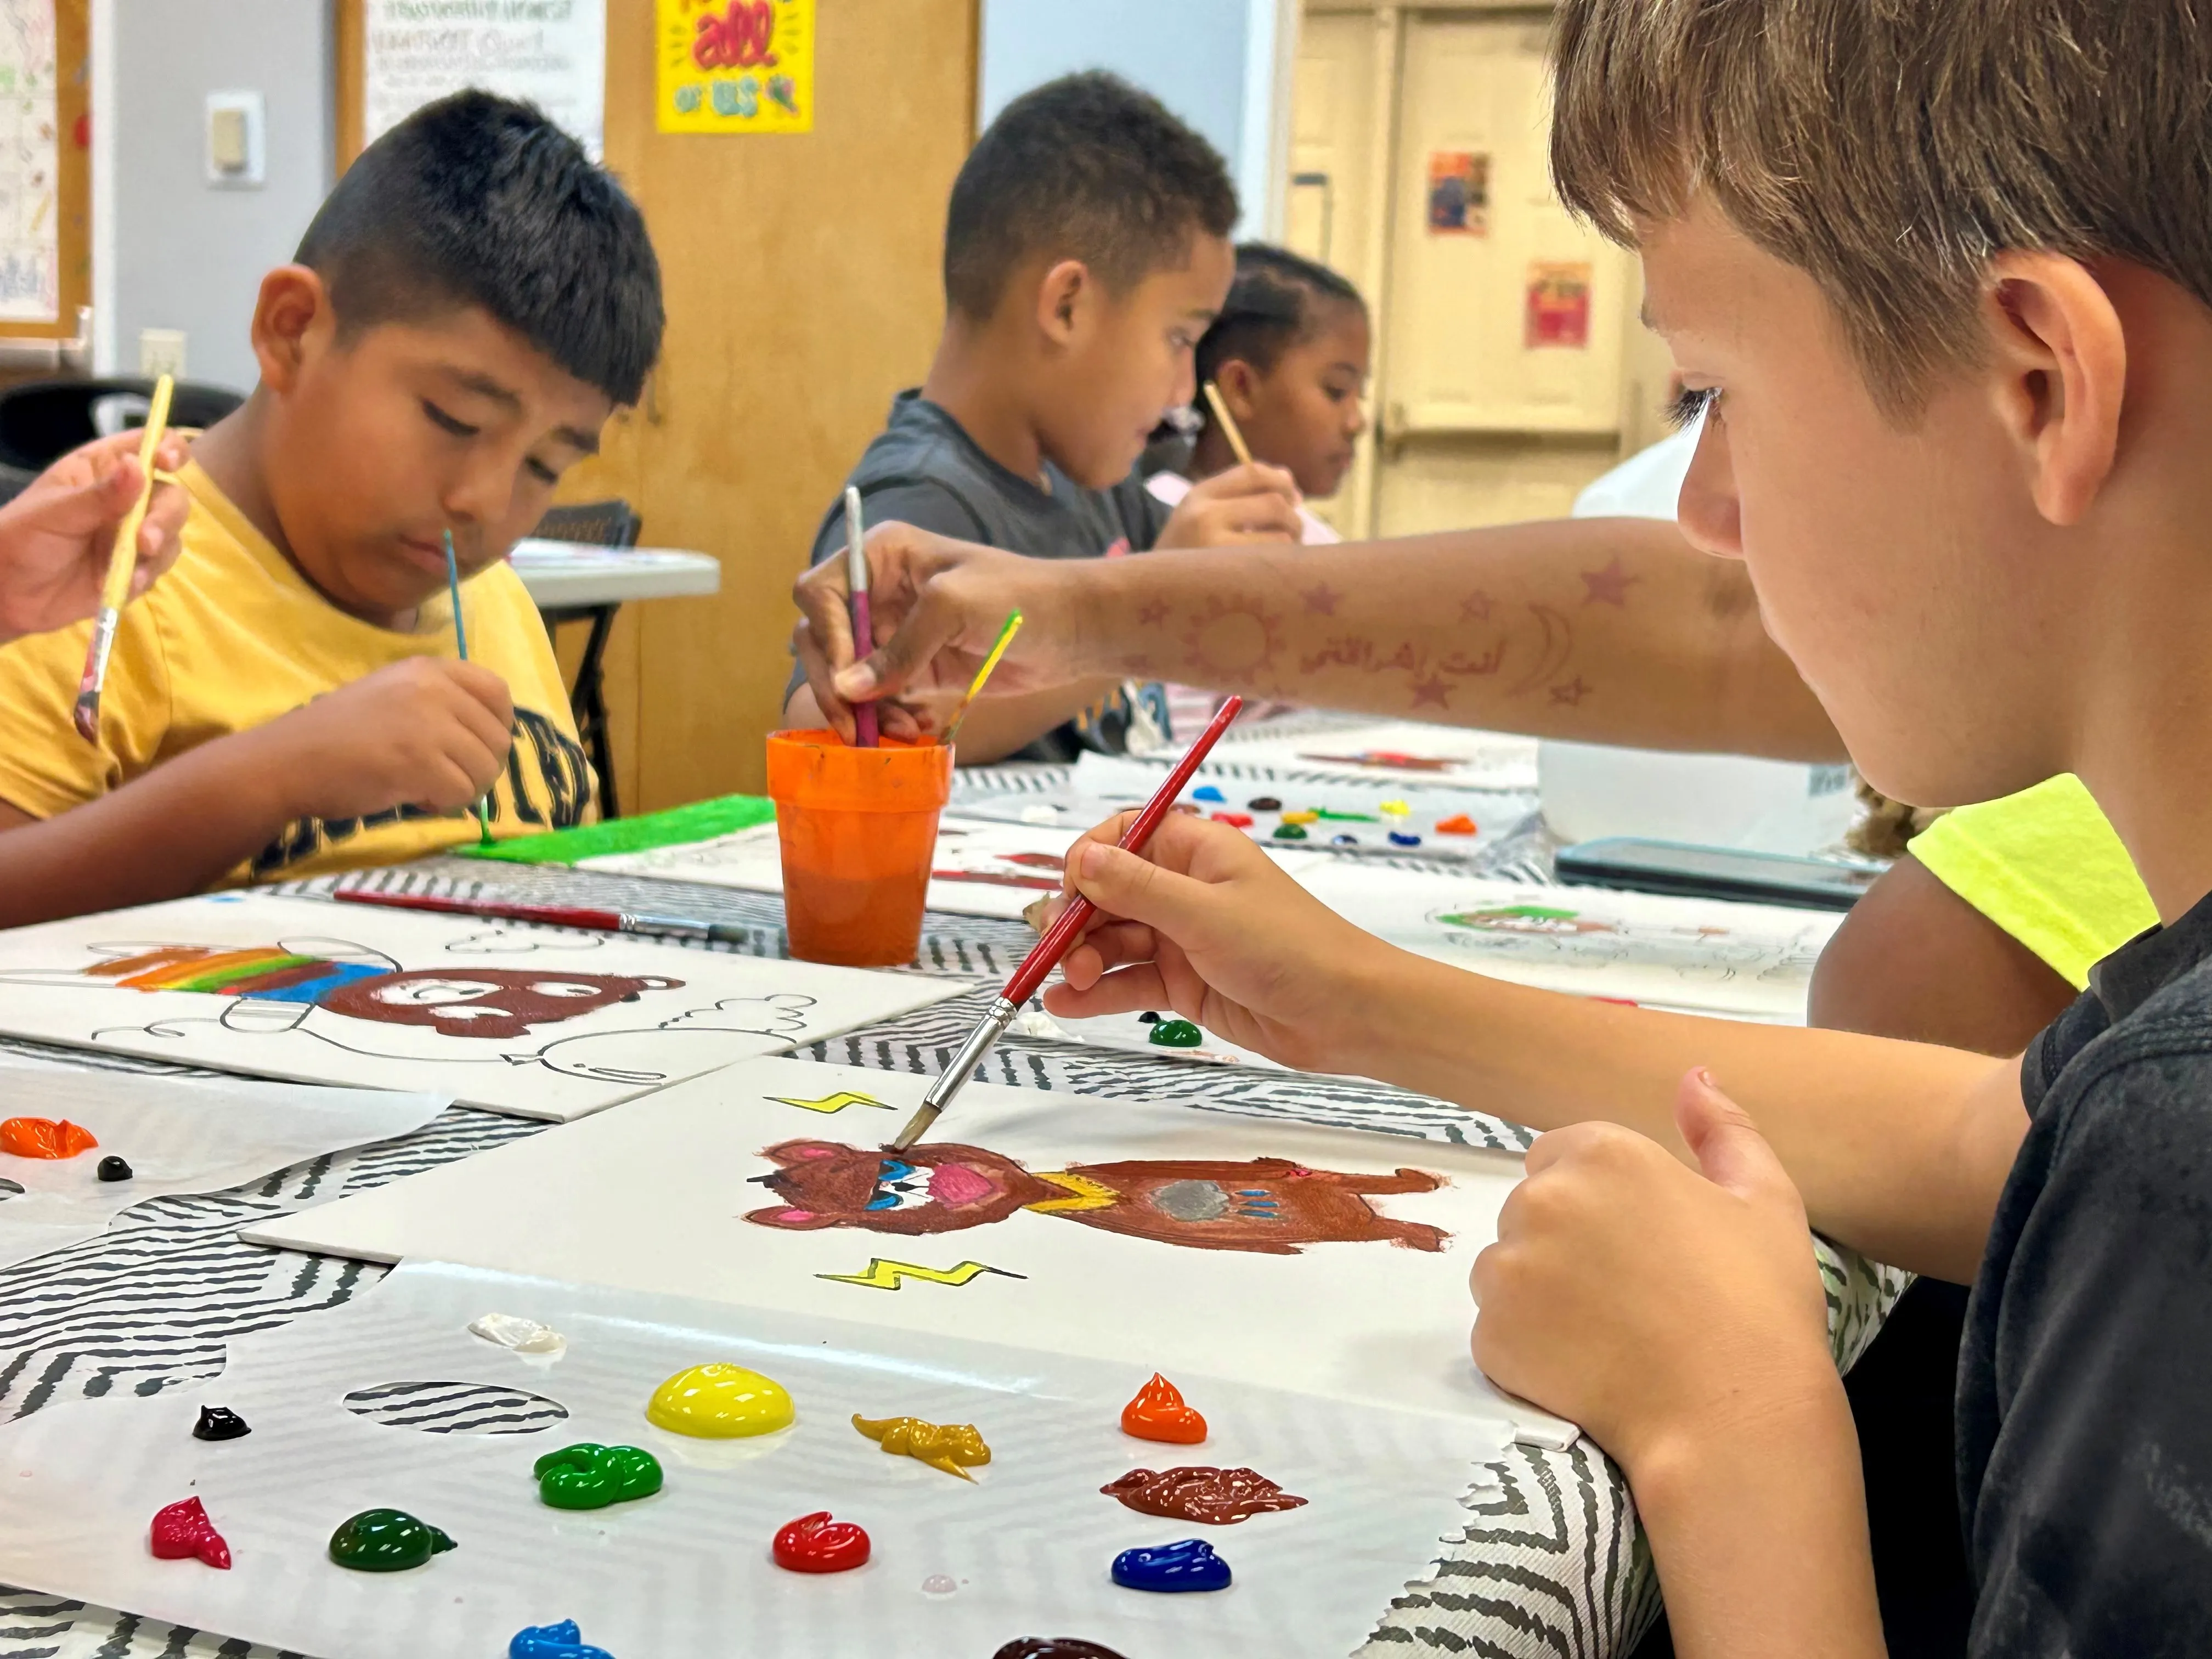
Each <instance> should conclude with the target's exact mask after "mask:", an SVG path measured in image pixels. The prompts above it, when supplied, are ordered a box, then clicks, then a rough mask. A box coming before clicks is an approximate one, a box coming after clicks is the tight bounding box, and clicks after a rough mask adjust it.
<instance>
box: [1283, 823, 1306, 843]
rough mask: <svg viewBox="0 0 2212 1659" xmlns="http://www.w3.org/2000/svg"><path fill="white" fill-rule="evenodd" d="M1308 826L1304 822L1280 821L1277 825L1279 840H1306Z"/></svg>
mask: <svg viewBox="0 0 2212 1659" xmlns="http://www.w3.org/2000/svg"><path fill="white" fill-rule="evenodd" d="M1305 838H1306V827H1305V825H1304V824H1303V823H1279V824H1277V825H1276V826H1275V839H1276V840H1277V841H1304V839H1305Z"/></svg>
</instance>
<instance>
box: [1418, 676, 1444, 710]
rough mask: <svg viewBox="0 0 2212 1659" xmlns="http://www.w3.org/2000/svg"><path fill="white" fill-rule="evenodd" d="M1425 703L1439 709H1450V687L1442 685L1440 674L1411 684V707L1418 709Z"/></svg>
mask: <svg viewBox="0 0 2212 1659" xmlns="http://www.w3.org/2000/svg"><path fill="white" fill-rule="evenodd" d="M1425 702H1432V703H1434V704H1436V706H1437V708H1450V707H1451V687H1449V685H1446V684H1444V681H1443V676H1442V675H1441V674H1431V675H1430V676H1429V677H1428V678H1426V679H1425V680H1415V681H1414V682H1413V707H1414V708H1419V707H1420V706H1421V705H1422V704H1423V703H1425Z"/></svg>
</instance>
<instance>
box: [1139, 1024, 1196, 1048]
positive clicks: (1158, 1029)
mask: <svg viewBox="0 0 2212 1659" xmlns="http://www.w3.org/2000/svg"><path fill="white" fill-rule="evenodd" d="M1205 1041H1206V1033H1205V1032H1203V1031H1201V1030H1199V1029H1198V1027H1197V1026H1195V1025H1194V1024H1191V1023H1190V1022H1189V1021H1188V1020H1187V1019H1164V1020H1162V1021H1161V1022H1160V1023H1159V1024H1157V1025H1155V1026H1153V1027H1152V1042H1157V1043H1158V1044H1159V1045H1160V1047H1161V1048H1197V1047H1198V1046H1199V1045H1200V1043H1202V1042H1205Z"/></svg>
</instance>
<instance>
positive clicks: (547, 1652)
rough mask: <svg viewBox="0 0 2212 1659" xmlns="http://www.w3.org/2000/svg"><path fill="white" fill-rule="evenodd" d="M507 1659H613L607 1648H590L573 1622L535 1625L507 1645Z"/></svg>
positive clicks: (564, 1620)
mask: <svg viewBox="0 0 2212 1659" xmlns="http://www.w3.org/2000/svg"><path fill="white" fill-rule="evenodd" d="M507 1659H614V1656H613V1655H612V1654H611V1653H609V1652H608V1651H607V1650H605V1648H595V1647H592V1646H590V1645H588V1644H586V1642H585V1640H584V1633H583V1632H581V1631H580V1630H578V1629H577V1628H576V1621H575V1620H573V1619H563V1620H562V1621H561V1622H560V1623H559V1624H557V1625H532V1626H530V1627H529V1628H528V1629H526V1630H519V1631H517V1632H515V1633H514V1639H513V1641H511V1642H509V1643H508V1644H507Z"/></svg>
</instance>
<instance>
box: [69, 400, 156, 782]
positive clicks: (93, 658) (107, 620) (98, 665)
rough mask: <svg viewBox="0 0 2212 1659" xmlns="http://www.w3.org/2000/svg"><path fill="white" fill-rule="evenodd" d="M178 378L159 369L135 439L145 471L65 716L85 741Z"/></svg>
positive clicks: (94, 733)
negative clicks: (142, 432) (73, 702)
mask: <svg viewBox="0 0 2212 1659" xmlns="http://www.w3.org/2000/svg"><path fill="white" fill-rule="evenodd" d="M176 389H177V383H176V382H175V381H174V380H171V379H170V378H169V377H168V376H167V375H166V374H164V375H163V376H161V379H160V380H156V381H155V382H154V398H153V401H152V402H151V403H150V404H148V405H147V408H146V431H145V435H144V436H143V437H141V438H140V439H139V441H138V470H139V471H142V472H143V473H144V474H145V475H146V477H145V480H144V482H143V483H141V484H140V485H139V486H138V499H137V501H133V502H131V510H130V511H129V512H128V513H125V514H124V515H123V523H122V526H121V527H120V528H119V529H118V530H117V531H116V532H115V545H114V547H113V548H112V550H110V551H109V553H108V555H107V580H106V581H105V582H104V583H102V584H101V586H100V612H99V615H98V616H97V617H95V618H94V621H93V624H92V645H91V647H90V648H89V649H88V650H87V651H86V653H84V678H82V680H80V681H78V682H77V688H76V708H74V709H72V710H71V711H70V718H71V720H73V721H74V722H75V724H76V733H77V736H79V737H81V738H83V739H84V740H85V741H86V742H87V743H98V742H99V741H100V693H101V692H102V691H103V690H106V687H107V658H108V653H110V652H112V651H113V650H114V649H115V627H116V624H117V623H118V622H119V621H121V620H122V617H123V607H124V605H125V603H127V602H128V601H129V599H130V598H131V572H132V571H133V570H136V569H137V568H138V532H139V529H140V527H141V526H143V525H144V524H145V522H146V507H147V503H149V501H152V500H153V499H154V452H155V450H157V449H159V448H160V447H161V435H162V434H163V433H164V432H166V431H167V429H168V426H169V399H170V398H171V397H172V396H173V395H174V393H175V392H176Z"/></svg>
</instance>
